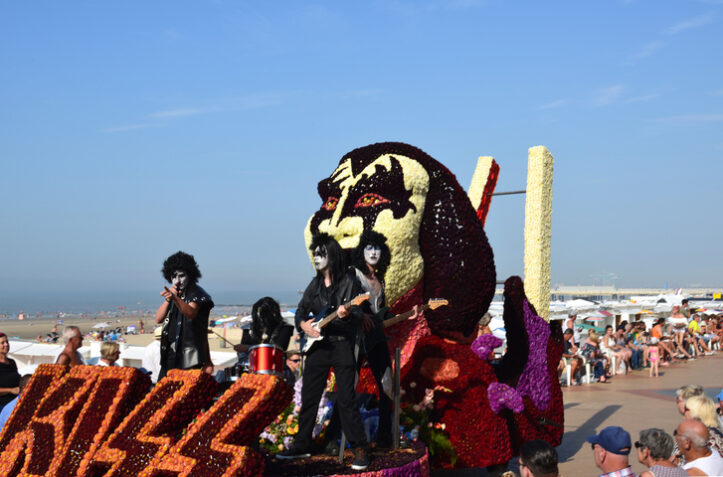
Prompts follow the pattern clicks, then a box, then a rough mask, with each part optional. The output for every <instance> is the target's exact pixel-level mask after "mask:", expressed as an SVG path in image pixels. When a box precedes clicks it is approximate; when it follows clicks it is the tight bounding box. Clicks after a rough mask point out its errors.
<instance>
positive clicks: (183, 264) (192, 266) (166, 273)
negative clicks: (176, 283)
mask: <svg viewBox="0 0 723 477" xmlns="http://www.w3.org/2000/svg"><path fill="white" fill-rule="evenodd" d="M176 270H183V271H184V272H186V273H187V274H188V278H189V280H190V281H191V283H193V284H196V283H197V282H198V279H199V278H201V270H199V269H198V264H197V263H196V259H195V258H193V255H189V254H187V253H185V252H181V251H178V252H176V253H174V254H173V255H171V256H170V257H168V258H167V259H166V261H165V262H163V269H162V270H161V273H163V278H165V279H166V281H167V282H168V283H171V280H172V279H173V272H175V271H176Z"/></svg>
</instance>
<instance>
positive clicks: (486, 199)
mask: <svg viewBox="0 0 723 477" xmlns="http://www.w3.org/2000/svg"><path fill="white" fill-rule="evenodd" d="M499 175H500V166H499V164H497V162H495V159H494V158H493V157H490V156H484V157H480V158H479V159H477V167H476V168H475V170H474V174H473V175H472V182H471V183H470V185H469V190H468V192H467V195H469V200H470V202H472V207H474V209H475V210H476V211H477V218H478V219H479V221H480V223H481V224H482V227H484V225H485V222H486V221H487V213H488V212H489V210H490V204H491V203H492V194H493V193H494V191H495V187H496V186H497V179H498V178H499Z"/></svg>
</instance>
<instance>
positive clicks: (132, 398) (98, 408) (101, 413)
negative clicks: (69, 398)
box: [48, 366, 151, 476]
mask: <svg viewBox="0 0 723 477" xmlns="http://www.w3.org/2000/svg"><path fill="white" fill-rule="evenodd" d="M95 369H98V370H99V374H98V377H97V379H96V383H95V386H94V387H93V390H92V391H91V392H90V394H89V396H88V398H87V399H86V403H85V405H84V406H83V410H82V411H81V412H80V415H79V416H78V418H77V419H76V420H75V422H74V426H73V430H72V432H71V433H70V435H69V436H68V439H67V441H66V444H65V447H64V448H63V450H62V452H61V453H60V455H58V456H56V459H55V460H54V461H53V463H52V465H51V466H50V469H49V471H48V475H58V476H66V475H76V474H78V470H79V469H80V467H81V464H82V462H83V461H86V462H88V461H89V460H90V458H91V456H92V455H93V453H94V452H95V450H96V449H97V448H98V447H100V445H101V444H102V443H103V441H105V439H106V438H107V437H108V436H109V435H110V433H111V431H112V430H113V429H115V428H117V427H118V425H119V424H120V423H121V421H122V420H123V418H125V416H126V415H128V413H129V412H130V411H131V410H132V409H133V408H134V407H135V406H136V404H138V402H139V401H140V400H141V399H142V398H143V396H144V395H145V394H146V393H147V392H148V390H149V389H150V387H151V380H150V378H149V377H148V376H147V375H146V374H144V373H142V372H141V371H140V370H138V369H136V368H131V367H120V366H108V367H95ZM86 468H87V467H86Z"/></svg>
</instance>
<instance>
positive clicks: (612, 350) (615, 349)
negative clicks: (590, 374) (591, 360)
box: [600, 325, 625, 374]
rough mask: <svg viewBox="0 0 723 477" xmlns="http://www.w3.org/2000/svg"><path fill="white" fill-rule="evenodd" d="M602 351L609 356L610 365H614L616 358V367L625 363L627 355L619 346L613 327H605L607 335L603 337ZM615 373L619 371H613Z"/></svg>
mask: <svg viewBox="0 0 723 477" xmlns="http://www.w3.org/2000/svg"><path fill="white" fill-rule="evenodd" d="M600 351H602V353H603V354H604V355H605V356H607V358H608V360H609V361H608V362H610V363H612V361H613V358H615V366H617V367H620V365H621V364H622V363H623V362H624V361H625V353H624V352H623V350H622V348H621V347H620V346H618V344H617V342H616V340H615V336H614V335H613V327H612V325H607V326H606V327H605V334H604V335H603V337H602V341H601V343H600ZM613 372H617V370H613ZM623 374H624V373H623Z"/></svg>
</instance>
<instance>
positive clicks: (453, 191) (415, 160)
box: [305, 142, 495, 334]
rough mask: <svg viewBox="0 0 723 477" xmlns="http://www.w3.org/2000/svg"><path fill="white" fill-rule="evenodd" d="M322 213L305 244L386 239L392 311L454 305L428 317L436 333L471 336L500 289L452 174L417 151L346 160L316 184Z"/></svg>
mask: <svg viewBox="0 0 723 477" xmlns="http://www.w3.org/2000/svg"><path fill="white" fill-rule="evenodd" d="M318 191H319V196H320V198H321V207H320V208H319V210H318V211H317V212H316V213H314V215H312V217H311V218H310V220H309V222H308V224H307V227H306V230H305V238H306V242H307V245H308V244H309V243H310V242H311V237H312V235H313V234H316V233H318V232H326V233H328V234H330V235H332V236H333V237H334V238H336V240H337V241H338V242H339V244H340V245H341V246H342V247H343V248H344V249H346V250H351V249H353V248H354V247H355V246H356V245H357V244H358V243H359V237H360V236H361V234H362V232H363V231H364V230H368V229H371V230H374V231H376V232H379V233H381V234H383V235H384V236H385V237H386V238H387V244H388V245H389V249H390V251H391V255H392V259H391V263H390V265H389V268H388V269H387V273H386V277H385V279H386V296H387V304H388V305H392V309H393V310H394V311H397V312H398V311H406V310H407V309H408V308H411V306H412V305H415V304H418V303H420V302H421V301H422V300H427V299H430V298H446V299H448V300H449V302H450V305H449V306H447V307H442V308H439V309H437V310H435V311H433V312H428V313H427V316H426V318H427V322H428V323H429V327H430V329H431V330H432V332H434V333H441V334H444V333H446V332H462V333H463V334H470V333H471V332H472V331H473V330H474V329H475V326H476V323H477V321H478V320H479V318H481V316H482V315H483V314H484V313H485V311H487V308H488V306H489V303H490V301H491V300H492V296H493V294H494V288H495V267H494V261H493V258H492V250H491V248H490V246H489V243H488V242H487V237H486V236H485V233H484V231H483V229H482V225H481V224H480V222H479V219H478V218H477V215H476V213H475V210H474V209H473V207H472V205H471V203H470V200H469V198H468V197H467V194H466V193H465V192H464V190H463V189H462V188H461V187H460V186H459V184H458V183H457V180H456V178H455V177H454V175H453V174H452V173H451V172H450V171H449V170H448V169H447V168H446V167H444V166H443V165H442V164H440V163H439V162H437V161H436V160H434V159H433V158H432V157H430V156H429V155H427V154H426V153H424V152H423V151H421V150H420V149H417V148H416V147H413V146H410V145H408V144H402V143H392V142H389V143H378V144H372V145H370V146H366V147H362V148H359V149H355V150H353V151H351V152H349V153H348V154H346V155H344V156H343V157H342V159H341V161H340V162H339V165H338V166H337V168H336V169H335V170H334V172H333V173H332V174H331V175H330V176H329V177H328V178H326V179H324V180H322V181H321V182H319V186H318Z"/></svg>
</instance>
